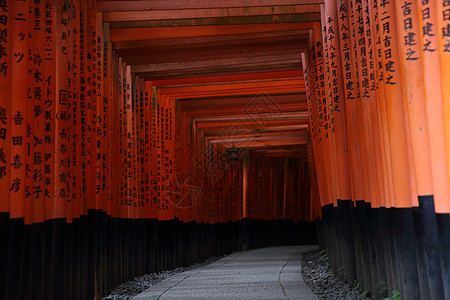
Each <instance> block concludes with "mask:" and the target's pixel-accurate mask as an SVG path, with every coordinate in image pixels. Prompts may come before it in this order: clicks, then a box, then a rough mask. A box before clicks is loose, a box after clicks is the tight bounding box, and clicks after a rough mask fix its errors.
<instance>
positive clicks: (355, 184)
mask: <svg viewBox="0 0 450 300" xmlns="http://www.w3.org/2000/svg"><path fill="white" fill-rule="evenodd" d="M337 6H338V16H337V21H338V26H339V42H340V49H341V51H339V52H340V55H341V61H342V69H341V70H342V74H343V91H344V99H343V100H344V103H345V111H344V113H345V121H346V124H345V125H346V129H347V130H346V132H347V145H348V155H349V167H350V180H351V196H352V199H353V200H354V201H355V200H362V199H363V197H364V196H363V184H362V174H361V169H360V167H359V149H358V148H359V147H358V131H357V124H356V122H357V109H356V108H357V102H356V101H355V98H356V95H357V93H358V85H359V84H358V81H357V77H356V72H355V69H354V66H353V61H354V59H353V56H354V54H353V51H351V49H352V44H351V40H350V36H351V32H350V18H349V7H348V5H347V1H345V0H337ZM314 156H315V155H314ZM315 157H316V156H315ZM311 170H312V172H313V173H316V171H315V169H311ZM316 174H317V173H316ZM313 188H314V187H313Z"/></svg>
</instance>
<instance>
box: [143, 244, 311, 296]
mask: <svg viewBox="0 0 450 300" xmlns="http://www.w3.org/2000/svg"><path fill="white" fill-rule="evenodd" d="M316 249H317V247H316V246H288V247H271V248H263V249H257V250H250V251H244V252H238V253H234V254H231V255H228V256H226V257H224V258H222V259H220V260H218V261H216V262H214V263H212V264H209V265H207V266H204V267H201V268H197V269H194V270H190V271H187V272H183V273H179V274H177V275H174V276H172V277H170V278H168V279H166V280H163V281H161V282H159V283H157V284H155V285H154V286H152V287H150V288H149V289H147V290H145V291H144V292H142V293H141V294H139V295H137V296H136V297H135V298H134V299H140V300H143V299H291V300H294V299H304V300H309V299H311V300H313V299H317V297H316V296H315V295H314V293H313V292H312V291H311V290H310V289H309V287H308V286H307V285H306V284H305V283H304V281H303V278H302V270H301V263H302V254H303V253H305V252H308V251H311V250H316Z"/></svg>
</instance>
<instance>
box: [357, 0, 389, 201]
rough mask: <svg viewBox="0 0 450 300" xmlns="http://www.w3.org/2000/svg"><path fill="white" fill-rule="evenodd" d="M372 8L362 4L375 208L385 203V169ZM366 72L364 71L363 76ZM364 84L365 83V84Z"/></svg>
mask: <svg viewBox="0 0 450 300" xmlns="http://www.w3.org/2000/svg"><path fill="white" fill-rule="evenodd" d="M371 11H372V7H371V4H370V3H369V1H365V2H363V11H362V16H363V22H364V32H365V42H366V44H367V49H366V59H367V62H366V67H365V69H367V74H368V77H367V81H368V83H367V84H368V89H369V96H370V98H369V103H368V104H366V114H367V112H368V115H370V118H369V122H368V123H369V126H370V128H371V130H372V134H371V135H369V139H370V148H369V151H372V152H373V161H374V170H373V172H374V173H375V175H376V178H374V179H373V181H374V187H375V195H376V202H372V205H373V206H375V207H380V206H384V202H385V198H386V197H385V191H386V190H387V189H386V187H385V184H384V183H385V170H384V169H385V168H384V167H383V163H384V155H383V151H384V148H383V147H382V144H381V143H380V139H381V135H380V134H381V132H380V115H379V110H378V100H377V99H378V91H377V87H378V79H377V74H376V62H377V61H376V55H377V48H376V45H375V43H376V42H377V39H376V34H375V32H374V27H373V24H372V22H373V20H372V16H371V14H372V12H371ZM363 71H364V69H363ZM365 72H366V71H364V74H365ZM365 84H366V83H365Z"/></svg>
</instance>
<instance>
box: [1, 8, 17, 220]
mask: <svg viewBox="0 0 450 300" xmlns="http://www.w3.org/2000/svg"><path fill="white" fill-rule="evenodd" d="M12 13H13V7H12V5H11V4H10V3H9V2H5V3H3V5H1V6H0V190H2V191H9V189H10V187H11V186H10V181H9V180H10V175H11V173H10V168H11V152H10V151H11V142H10V136H11V128H10V127H9V122H12V119H11V111H12V110H11V105H12V104H13V102H12V101H11V88H12V85H11V72H12V66H11V64H13V63H14V60H13V58H12V52H13V51H12V50H11V44H12V39H11V37H12V36H13V31H12V28H11V23H12V22H13V21H12V19H13V18H12ZM16 34H18V33H16ZM14 38H15V39H17V38H18V37H14ZM22 114H23V113H22ZM9 202H10V195H9V193H8V192H6V193H4V195H3V197H2V199H1V200H0V213H5V212H9V207H10V203H9Z"/></svg>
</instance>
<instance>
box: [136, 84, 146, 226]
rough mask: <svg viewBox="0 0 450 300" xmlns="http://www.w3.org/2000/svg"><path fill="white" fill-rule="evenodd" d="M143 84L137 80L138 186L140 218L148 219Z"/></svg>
mask: <svg viewBox="0 0 450 300" xmlns="http://www.w3.org/2000/svg"><path fill="white" fill-rule="evenodd" d="M145 121H146V119H145V82H144V79H143V78H140V79H139V127H138V128H139V129H138V130H139V153H138V154H139V174H140V175H139V176H140V179H139V184H138V190H139V193H140V195H141V196H140V197H141V198H140V201H141V205H142V216H143V217H145V218H148V199H149V198H148V195H147V190H146V182H145V177H146V176H145V175H146V170H145V165H146V157H145V155H146V143H145V134H146V128H145Z"/></svg>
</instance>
